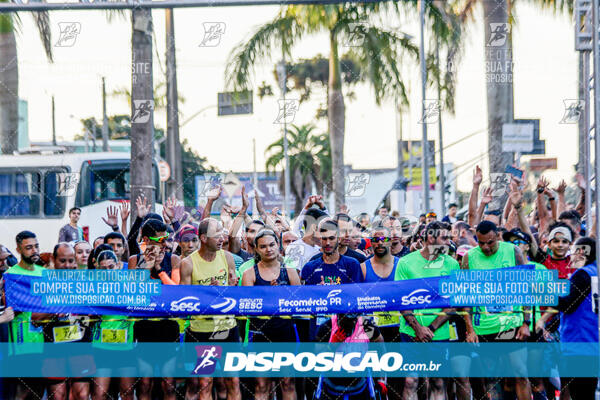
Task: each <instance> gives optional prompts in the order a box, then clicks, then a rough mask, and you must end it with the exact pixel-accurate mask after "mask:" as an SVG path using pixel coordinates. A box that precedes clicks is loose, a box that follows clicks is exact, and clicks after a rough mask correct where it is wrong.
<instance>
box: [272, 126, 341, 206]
mask: <svg viewBox="0 0 600 400" xmlns="http://www.w3.org/2000/svg"><path fill="white" fill-rule="evenodd" d="M315 129H316V127H315V126H314V125H312V124H306V125H302V126H296V125H292V126H291V128H290V130H289V131H288V140H289V144H288V154H289V159H290V177H291V182H290V183H291V185H290V186H291V188H292V193H293V194H294V197H295V206H294V210H295V213H296V215H297V214H298V213H299V212H300V210H301V209H302V201H303V200H304V198H305V197H306V196H308V195H309V194H310V193H311V190H312V187H313V184H314V185H315V186H316V188H317V190H318V191H319V193H323V192H324V189H325V188H326V187H327V186H329V182H330V180H331V146H330V144H329V137H328V135H327V134H326V133H322V134H316V133H315ZM265 153H267V154H268V158H267V161H266V162H265V166H266V169H267V172H271V171H274V170H275V168H276V167H282V166H283V165H284V159H285V155H284V153H283V138H281V139H279V140H276V141H275V142H273V143H271V144H270V145H269V146H268V147H267V149H266V150H265ZM284 173H285V171H284ZM284 173H282V174H281V176H282V181H281V182H280V186H282V185H281V184H282V183H283V176H284Z"/></svg>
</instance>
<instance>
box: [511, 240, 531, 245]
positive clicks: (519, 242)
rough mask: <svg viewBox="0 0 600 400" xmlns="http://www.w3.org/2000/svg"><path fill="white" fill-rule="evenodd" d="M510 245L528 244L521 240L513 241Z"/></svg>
mask: <svg viewBox="0 0 600 400" xmlns="http://www.w3.org/2000/svg"><path fill="white" fill-rule="evenodd" d="M511 243H512V244H514V245H515V246H518V245H520V244H529V243H527V242H525V241H523V240H513V241H512V242H511Z"/></svg>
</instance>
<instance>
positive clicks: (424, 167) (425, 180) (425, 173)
mask: <svg viewBox="0 0 600 400" xmlns="http://www.w3.org/2000/svg"><path fill="white" fill-rule="evenodd" d="M425 1H426V0H419V5H420V7H419V17H420V26H421V30H420V33H421V43H420V47H419V58H420V59H421V124H422V126H423V138H422V142H421V157H422V160H421V174H422V184H423V203H422V204H423V207H424V208H425V210H424V211H425V212H429V211H430V208H429V165H428V161H429V149H428V147H427V123H426V118H425V96H426V91H427V89H426V88H427V67H426V64H425V57H426V54H425Z"/></svg>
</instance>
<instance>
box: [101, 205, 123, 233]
mask: <svg viewBox="0 0 600 400" xmlns="http://www.w3.org/2000/svg"><path fill="white" fill-rule="evenodd" d="M118 215H119V210H118V209H117V207H114V206H108V208H107V209H106V218H104V217H102V221H104V223H105V224H106V225H108V226H110V227H111V228H113V229H114V227H119V219H118V218H117V216H118Z"/></svg>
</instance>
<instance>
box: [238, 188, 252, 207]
mask: <svg viewBox="0 0 600 400" xmlns="http://www.w3.org/2000/svg"><path fill="white" fill-rule="evenodd" d="M249 205H250V202H249V201H248V194H247V193H246V187H245V186H242V209H241V210H240V212H246V210H248V206H249Z"/></svg>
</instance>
